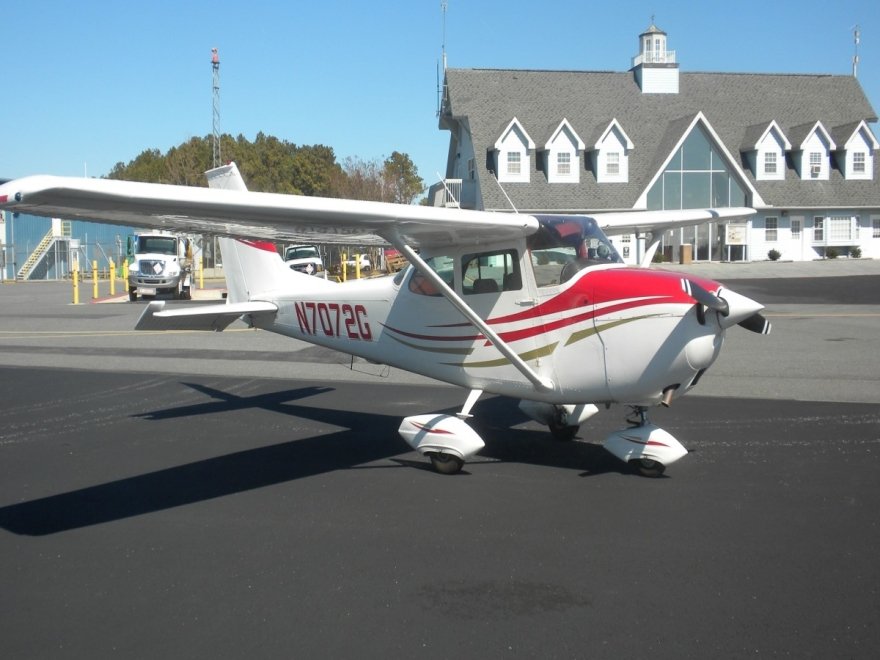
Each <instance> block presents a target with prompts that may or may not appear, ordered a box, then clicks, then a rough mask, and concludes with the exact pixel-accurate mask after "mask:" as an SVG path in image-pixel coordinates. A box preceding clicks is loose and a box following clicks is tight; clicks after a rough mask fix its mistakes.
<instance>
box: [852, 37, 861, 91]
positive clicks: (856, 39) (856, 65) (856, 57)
mask: <svg viewBox="0 0 880 660" xmlns="http://www.w3.org/2000/svg"><path fill="white" fill-rule="evenodd" d="M853 28H854V29H853V42H855V53H854V54H853V59H852V65H853V78H858V77H859V42H860V41H861V40H862V33H861V31H860V30H859V26H858V25H854V26H853Z"/></svg>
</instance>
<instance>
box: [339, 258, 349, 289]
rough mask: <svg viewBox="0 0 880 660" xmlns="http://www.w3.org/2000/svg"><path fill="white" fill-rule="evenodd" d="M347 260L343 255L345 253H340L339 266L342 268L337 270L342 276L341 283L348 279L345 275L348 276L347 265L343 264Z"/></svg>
mask: <svg viewBox="0 0 880 660" xmlns="http://www.w3.org/2000/svg"><path fill="white" fill-rule="evenodd" d="M347 258H348V255H347V254H345V252H343V253H342V265H341V266H342V267H341V268H340V269H339V272H340V273H341V274H342V281H343V282H345V281H346V280H347V279H348V278H347V277H346V275H348V264H347V263H345V261H346V259H347Z"/></svg>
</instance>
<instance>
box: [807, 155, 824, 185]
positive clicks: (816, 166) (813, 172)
mask: <svg viewBox="0 0 880 660" xmlns="http://www.w3.org/2000/svg"><path fill="white" fill-rule="evenodd" d="M820 174H822V154H821V153H820V152H818V151H811V152H810V177H811V178H813V179H818V178H819V175H820Z"/></svg>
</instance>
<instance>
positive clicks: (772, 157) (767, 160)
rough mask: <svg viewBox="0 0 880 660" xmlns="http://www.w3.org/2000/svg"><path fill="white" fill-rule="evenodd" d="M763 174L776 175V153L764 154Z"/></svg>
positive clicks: (766, 152)
mask: <svg viewBox="0 0 880 660" xmlns="http://www.w3.org/2000/svg"><path fill="white" fill-rule="evenodd" d="M764 174H776V152H775V151H765V152H764Z"/></svg>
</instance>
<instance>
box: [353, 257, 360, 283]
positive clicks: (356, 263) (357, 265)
mask: <svg viewBox="0 0 880 660" xmlns="http://www.w3.org/2000/svg"><path fill="white" fill-rule="evenodd" d="M354 278H355V279H356V280H359V279H361V255H359V254H356V255H354Z"/></svg>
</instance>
